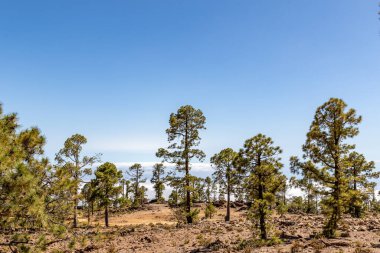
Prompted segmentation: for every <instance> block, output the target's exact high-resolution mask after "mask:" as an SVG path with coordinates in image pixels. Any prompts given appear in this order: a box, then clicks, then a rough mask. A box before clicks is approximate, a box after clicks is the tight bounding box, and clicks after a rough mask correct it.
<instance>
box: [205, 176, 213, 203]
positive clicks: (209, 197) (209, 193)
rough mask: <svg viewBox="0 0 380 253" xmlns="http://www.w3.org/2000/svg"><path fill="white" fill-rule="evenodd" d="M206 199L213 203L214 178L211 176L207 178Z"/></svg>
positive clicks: (207, 201)
mask: <svg viewBox="0 0 380 253" xmlns="http://www.w3.org/2000/svg"><path fill="white" fill-rule="evenodd" d="M205 187H206V190H205V199H206V203H211V191H212V180H211V178H210V177H206V178H205Z"/></svg>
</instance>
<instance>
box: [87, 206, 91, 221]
mask: <svg viewBox="0 0 380 253" xmlns="http://www.w3.org/2000/svg"><path fill="white" fill-rule="evenodd" d="M90 215H91V213H90V203H88V206H87V223H88V225H90V222H91V220H90Z"/></svg>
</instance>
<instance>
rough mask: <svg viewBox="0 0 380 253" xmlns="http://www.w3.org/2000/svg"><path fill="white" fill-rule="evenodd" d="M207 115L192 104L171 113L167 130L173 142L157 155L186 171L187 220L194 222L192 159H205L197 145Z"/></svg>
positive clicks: (179, 169) (181, 170)
mask: <svg viewBox="0 0 380 253" xmlns="http://www.w3.org/2000/svg"><path fill="white" fill-rule="evenodd" d="M205 122H206V117H205V116H204V115H203V113H202V111H201V110H199V109H194V108H193V107H192V106H190V105H186V106H181V107H180V108H179V109H178V111H177V112H176V113H172V114H171V115H170V120H169V124H170V127H169V128H168V129H167V130H166V133H167V134H168V141H169V142H170V143H171V144H170V145H169V147H168V149H163V148H160V149H159V150H158V151H157V153H156V155H157V157H161V158H163V160H164V161H166V162H169V163H174V164H176V166H177V167H176V169H177V170H178V171H179V172H184V173H185V176H184V178H183V181H184V185H185V191H186V205H185V211H186V220H187V223H192V222H193V215H192V213H191V196H190V195H191V186H190V182H191V175H190V170H191V165H190V162H191V160H192V159H194V158H195V159H198V160H200V161H203V160H204V158H205V154H204V152H203V151H202V150H200V149H197V148H196V147H197V146H198V145H199V143H200V140H201V138H200V136H199V130H202V129H205Z"/></svg>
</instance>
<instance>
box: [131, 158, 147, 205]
mask: <svg viewBox="0 0 380 253" xmlns="http://www.w3.org/2000/svg"><path fill="white" fill-rule="evenodd" d="M127 174H128V175H129V176H130V180H131V182H132V187H133V188H134V199H133V204H134V206H135V207H137V206H141V205H142V203H143V200H144V196H141V189H140V184H141V183H145V182H146V178H143V175H144V168H143V167H142V166H141V164H139V163H135V164H133V165H132V166H131V167H129V171H127Z"/></svg>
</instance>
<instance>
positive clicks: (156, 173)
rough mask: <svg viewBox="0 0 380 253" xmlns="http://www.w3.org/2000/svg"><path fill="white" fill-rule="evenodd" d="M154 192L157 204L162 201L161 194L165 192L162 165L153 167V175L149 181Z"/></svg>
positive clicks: (163, 167) (157, 164)
mask: <svg viewBox="0 0 380 253" xmlns="http://www.w3.org/2000/svg"><path fill="white" fill-rule="evenodd" d="M150 182H151V183H152V184H153V188H154V191H155V192H156V200H157V202H158V203H160V202H162V201H163V200H164V198H163V196H162V195H163V192H164V190H165V166H164V164H163V163H156V164H155V165H153V175H152V178H151V180H150Z"/></svg>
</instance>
